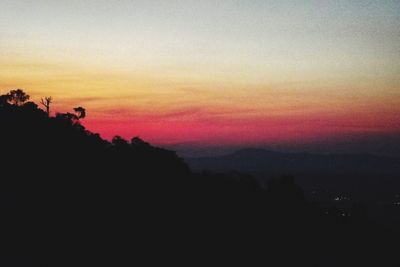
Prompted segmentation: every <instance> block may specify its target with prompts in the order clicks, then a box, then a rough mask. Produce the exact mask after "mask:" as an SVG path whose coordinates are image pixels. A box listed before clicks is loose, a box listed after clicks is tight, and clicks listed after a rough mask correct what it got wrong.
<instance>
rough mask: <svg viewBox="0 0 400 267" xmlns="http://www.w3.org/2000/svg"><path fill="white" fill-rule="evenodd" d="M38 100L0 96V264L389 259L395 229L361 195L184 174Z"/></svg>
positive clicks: (82, 112)
mask: <svg viewBox="0 0 400 267" xmlns="http://www.w3.org/2000/svg"><path fill="white" fill-rule="evenodd" d="M45 99H46V101H43V105H44V109H45V110H42V109H40V108H39V107H38V106H37V105H36V104H35V103H33V102H29V95H27V94H26V93H25V92H23V90H21V89H18V90H12V91H11V92H10V93H8V94H5V95H2V96H0V125H1V131H0V148H1V150H0V153H1V161H0V166H1V179H0V201H1V202H0V216H1V218H2V225H1V228H0V231H1V240H0V244H1V249H0V265H1V266H121V265H135V264H136V265H142V264H143V265H149V266H150V265H151V266H152V265H158V264H173V265H185V266H187V265H194V264H200V265H206V264H207V265H208V264H210V263H211V262H212V263H216V264H220V265H230V264H240V265H245V266H249V265H255V264H259V263H262V264H264V265H272V266H294V265H299V266H304V265H307V266H360V265H361V266H398V263H399V261H398V257H397V250H396V247H394V246H392V245H391V244H394V241H397V240H398V235H397V232H395V231H392V230H391V229H389V228H384V227H382V226H380V225H377V224H375V223H374V222H372V221H370V220H369V218H368V216H367V215H366V212H365V207H364V205H363V203H356V204H357V205H354V207H353V209H352V211H351V212H346V213H344V211H343V210H341V209H340V207H334V206H331V207H323V206H320V205H319V204H318V203H312V202H309V201H308V200H307V198H306V197H305V196H304V192H303V190H302V188H301V187H300V186H299V185H298V184H297V180H295V178H294V177H293V176H290V175H284V176H281V177H275V178H274V179H270V180H269V181H268V183H267V187H265V188H264V187H261V186H260V185H259V182H258V181H257V180H256V179H255V178H254V177H253V176H251V175H248V174H243V173H240V172H234V173H221V174H216V173H207V172H204V173H198V172H193V171H192V170H191V169H190V168H189V167H188V165H187V164H186V163H185V162H184V160H183V159H181V158H179V157H178V156H177V155H176V153H175V152H173V151H170V150H166V149H162V148H158V147H154V146H152V145H151V144H149V143H147V142H145V141H144V140H142V139H140V138H138V137H133V138H132V140H131V141H128V140H125V139H123V138H122V137H119V136H116V137H114V138H113V139H112V141H108V140H104V139H102V138H101V137H100V135H98V134H95V133H92V132H90V131H88V130H87V129H85V127H84V126H83V125H82V120H84V118H85V117H86V116H90V111H86V109H84V108H83V107H78V108H74V109H71V112H67V113H56V114H55V116H51V114H50V113H51V110H52V109H51V101H52V98H50V97H47V98H45ZM253 152H254V153H253ZM253 152H252V154H253V158H252V159H251V160H257V159H260V158H265V157H274V156H275V155H278V154H276V153H274V152H268V151H261V150H257V151H253ZM246 154H249V151H241V152H238V153H236V154H233V155H232V156H231V157H233V158H237V159H242V160H243V161H249V162H250V160H246V159H244V158H243V156H244V155H246ZM279 155H281V156H280V157H282V158H281V159H279V161H282V159H283V158H284V157H285V154H279ZM279 161H277V162H279ZM238 164H239V163H238ZM241 164H243V166H244V165H245V163H244V162H242V163H241ZM247 164H253V163H247Z"/></svg>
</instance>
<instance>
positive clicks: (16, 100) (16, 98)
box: [8, 89, 29, 106]
mask: <svg viewBox="0 0 400 267" xmlns="http://www.w3.org/2000/svg"><path fill="white" fill-rule="evenodd" d="M28 100H29V95H27V94H26V93H25V92H24V91H23V90H22V89H16V90H11V91H10V92H9V93H8V101H9V102H11V103H12V104H14V105H16V106H21V105H22V104H24V103H25V102H26V101H28Z"/></svg>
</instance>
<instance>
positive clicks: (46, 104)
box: [40, 96, 53, 117]
mask: <svg viewBox="0 0 400 267" xmlns="http://www.w3.org/2000/svg"><path fill="white" fill-rule="evenodd" d="M52 101H53V99H52V98H51V96H46V97H45V98H44V99H43V98H41V99H40V104H42V105H43V106H44V107H45V108H46V113H47V116H49V117H50V104H51V103H52Z"/></svg>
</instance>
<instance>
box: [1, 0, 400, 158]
mask: <svg viewBox="0 0 400 267" xmlns="http://www.w3.org/2000/svg"><path fill="white" fill-rule="evenodd" d="M15 88H22V89H24V90H25V91H26V92H28V93H29V94H30V95H31V98H32V99H33V100H35V101H38V100H39V99H40V97H44V96H52V97H53V99H54V104H53V107H52V110H53V112H56V111H57V112H65V111H70V110H72V108H73V107H76V106H83V107H85V108H86V109H87V113H88V117H87V118H86V119H85V120H84V122H83V123H84V125H85V126H86V127H87V128H88V129H89V130H91V131H93V132H99V133H100V134H101V135H102V136H103V137H105V138H108V139H110V138H112V137H113V136H114V135H121V136H123V137H125V138H127V139H130V138H131V137H133V136H140V137H141V138H143V139H145V140H147V141H149V142H151V143H153V144H156V145H161V146H167V147H176V148H179V149H188V148H206V147H218V146H221V147H222V146H223V147H240V146H243V147H246V146H273V145H275V146H276V145H280V146H285V147H290V146H292V147H295V146H297V147H299V146H300V147H302V149H303V148H304V146H305V149H306V148H307V146H308V147H310V148H311V147H313V145H314V144H320V147H321V146H322V147H323V146H327V147H330V149H331V148H332V144H335V142H336V143H337V142H342V143H343V142H344V143H346V144H351V143H357V142H358V141H359V140H369V141H368V142H367V143H369V144H371V143H372V144H374V146H375V147H379V149H380V150H382V151H383V150H385V149H386V148H387V149H389V150H390V149H391V148H392V149H393V145H392V144H387V142H386V141H387V140H389V139H390V138H392V139H396V138H395V137H396V136H400V135H399V133H400V118H399V114H400V1H389V0H380V1H369V0H363V1H358V0H353V1H344V0H335V1H330V0H326V1H316V0H315V1H312V0H309V1H300V0H297V1H296V0H292V1H286V0H280V1H269V0H263V1H261V0H260V1H258V0H254V1H229V0H226V1H216V0H214V1H211V0H203V1H191V0H186V1H174V0H168V1H151V0H147V1H134V0H131V1H128V0H115V1H103V0H97V1H93V0H86V1H83V0H79V1H78V0H68V1H60V0H36V1H29V0H25V1H23V0H12V1H9V0H0V93H5V92H7V91H9V90H11V89H15ZM388 136H389V137H390V138H387V137H388ZM392 139H390V140H392ZM371 140H372V141H371ZM396 140H397V139H396ZM384 141H385V142H384ZM376 143H378V145H376ZM379 144H381V145H379ZM385 144H386V145H385ZM396 144H397V143H396ZM399 144H400V141H399ZM303 145H304V146H303ZM382 146H386V148H385V147H382ZM358 147H359V148H362V149H361V150H368V149H370V147H371V146H364V147H363V146H362V145H360V146H358ZM399 147H400V146H399ZM353 148H354V147H353ZM353 148H352V149H353ZM371 149H372V148H371Z"/></svg>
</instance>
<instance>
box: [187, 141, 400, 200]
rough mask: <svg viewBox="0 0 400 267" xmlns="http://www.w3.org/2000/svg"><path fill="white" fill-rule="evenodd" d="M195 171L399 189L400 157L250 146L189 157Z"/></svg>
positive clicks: (309, 184)
mask: <svg viewBox="0 0 400 267" xmlns="http://www.w3.org/2000/svg"><path fill="white" fill-rule="evenodd" d="M185 160H186V162H187V163H188V164H189V166H190V167H191V168H192V170H194V171H202V170H208V171H214V172H230V171H238V172H244V173H250V174H252V175H254V176H255V177H256V178H257V179H258V180H259V181H261V182H263V181H265V180H267V179H269V178H273V177H278V176H281V175H284V174H290V175H293V176H294V177H295V179H296V181H297V182H298V183H299V184H301V185H302V186H303V187H304V188H324V189H327V190H329V191H336V192H339V191H342V192H352V193H353V194H354V193H355V192H356V193H360V194H361V193H362V194H368V193H369V192H380V193H381V195H385V194H386V193H388V192H391V193H390V194H397V193H396V192H398V193H400V158H392V157H384V156H375V155H371V154H326V155H325V154H312V153H282V152H276V151H270V150H266V149H257V148H249V149H242V150H238V151H236V152H234V153H231V154H228V155H224V156H215V157H199V158H186V159H185Z"/></svg>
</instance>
